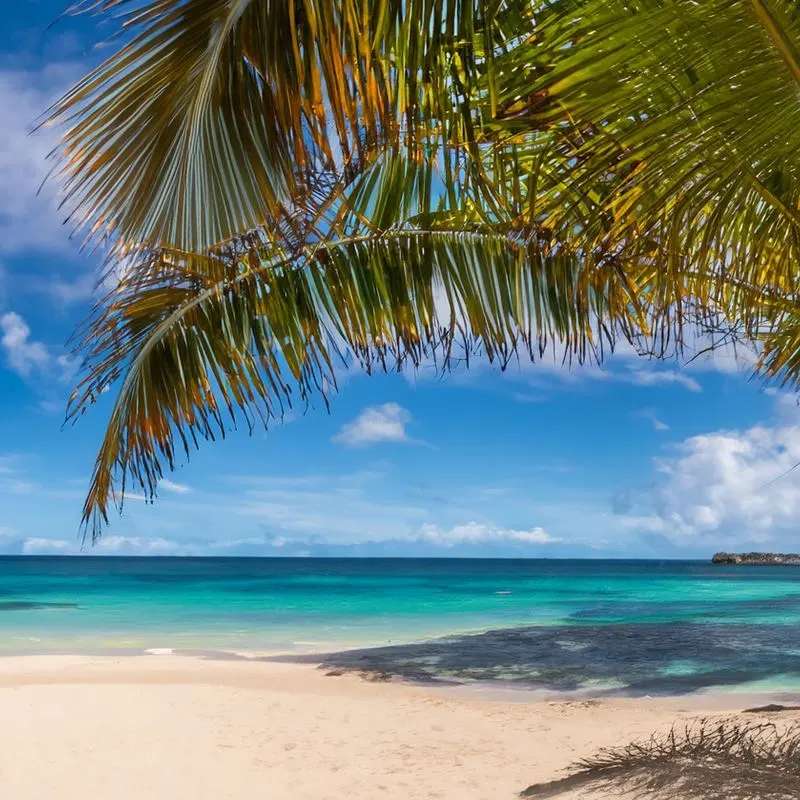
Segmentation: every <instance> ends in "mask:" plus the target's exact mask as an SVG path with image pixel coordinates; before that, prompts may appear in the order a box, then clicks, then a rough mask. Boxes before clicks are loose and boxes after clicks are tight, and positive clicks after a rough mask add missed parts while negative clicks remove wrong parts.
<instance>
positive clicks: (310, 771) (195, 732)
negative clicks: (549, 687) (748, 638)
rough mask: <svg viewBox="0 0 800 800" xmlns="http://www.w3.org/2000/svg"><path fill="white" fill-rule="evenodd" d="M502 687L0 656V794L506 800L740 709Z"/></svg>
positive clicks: (127, 799) (179, 663)
mask: <svg viewBox="0 0 800 800" xmlns="http://www.w3.org/2000/svg"><path fill="white" fill-rule="evenodd" d="M509 697H511V698H512V699H509ZM509 697H502V698H500V697H486V696H482V695H479V694H477V693H474V692H467V691H450V690H435V689H428V688H421V687H415V686H407V685H399V684H393V683H391V684H387V683H369V682H366V681H364V680H362V679H360V678H358V677H356V676H352V675H345V676H341V677H328V676H325V675H324V674H322V673H321V672H320V671H319V670H316V669H314V668H313V667H308V666H297V665H286V664H273V663H263V662H241V661H231V662H228V661H208V660H201V659H194V658H188V657H181V656H171V655H168V656H143V657H125V658H98V657H61V656H46V657H44V656H42V657H38V656H37V657H18V658H5V659H2V660H0V719H2V724H0V800H45V799H46V800H52V798H59V800H72V799H73V798H75V799H76V800H77V798H80V800H133V798H136V800H140V799H142V800H145V799H146V800H162V799H163V800H167V798H169V800H176V799H177V800H182V798H186V800H212V799H213V800H221V799H222V798H236V800H251V799H252V800H256V798H257V799H258V800H290V799H291V800H323V798H324V799H325V800H328V799H329V798H330V800H333V799H334V798H342V799H343V800H344V798H347V800H376V799H379V798H391V799H392V800H394V799H395V798H396V800H414V799H415V798H441V799H442V800H456V799H457V800H484V799H485V800H505V799H506V798H508V800H511V798H514V797H515V796H516V794H517V793H518V792H520V791H521V790H522V789H524V788H525V787H526V786H528V785H529V784H531V783H533V782H537V781H542V780H549V779H552V778H556V777H559V775H560V773H561V771H562V770H563V769H564V768H565V767H566V766H567V765H568V764H569V763H570V762H572V761H573V760H574V759H575V758H577V757H580V756H582V755H588V754H590V753H592V752H593V751H595V750H596V749H597V748H599V747H603V746H609V745H616V744H621V743H624V742H627V741H628V740H630V739H631V738H633V737H640V736H645V735H649V734H650V733H651V732H653V731H654V730H656V729H658V728H663V727H665V726H667V727H668V726H669V725H671V724H672V723H673V722H674V721H675V720H676V719H681V718H686V717H691V716H697V715H702V714H707V713H720V712H722V711H724V710H725V709H726V707H727V708H742V707H743V699H742V698H737V697H731V696H727V697H723V698H709V697H704V698H703V697H701V698H691V699H687V698H671V699H636V700H632V699H612V700H603V701H601V702H592V703H586V702H582V701H563V700H559V701H543V700H541V699H540V698H535V697H534V696H533V695H527V694H524V693H514V694H513V695H510V696H509Z"/></svg>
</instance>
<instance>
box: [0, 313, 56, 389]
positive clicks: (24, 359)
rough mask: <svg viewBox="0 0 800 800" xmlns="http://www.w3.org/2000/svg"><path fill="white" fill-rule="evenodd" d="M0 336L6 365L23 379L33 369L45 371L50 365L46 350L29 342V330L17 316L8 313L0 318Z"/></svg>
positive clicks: (38, 344)
mask: <svg viewBox="0 0 800 800" xmlns="http://www.w3.org/2000/svg"><path fill="white" fill-rule="evenodd" d="M0 334H2V335H0V347H2V350H3V352H4V354H5V357H6V361H7V362H8V365H9V366H10V367H11V369H13V370H14V371H15V372H17V373H18V374H20V375H21V376H22V377H23V378H25V377H28V376H29V375H30V374H31V372H32V371H33V370H34V369H38V370H45V369H47V368H48V366H49V365H50V360H51V357H50V353H49V352H48V351H47V348H46V347H45V346H44V345H43V344H42V343H41V342H37V341H33V340H31V338H30V335H31V329H30V328H29V327H28V325H27V323H26V322H25V320H24V319H23V318H22V317H21V316H20V315H19V314H16V313H14V312H13V311H9V312H8V313H6V314H3V316H1V317H0Z"/></svg>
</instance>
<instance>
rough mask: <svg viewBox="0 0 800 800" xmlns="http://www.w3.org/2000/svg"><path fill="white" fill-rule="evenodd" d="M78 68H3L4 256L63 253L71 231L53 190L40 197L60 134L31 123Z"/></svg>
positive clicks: (0, 177) (0, 199)
mask: <svg viewBox="0 0 800 800" xmlns="http://www.w3.org/2000/svg"><path fill="white" fill-rule="evenodd" d="M78 73H79V67H78V66H77V65H74V64H64V63H55V64H50V65H48V66H46V67H45V68H44V69H42V70H39V71H24V70H9V69H5V70H0V108H5V109H13V113H6V114H4V115H3V119H2V121H0V141H2V142H3V146H2V147H0V252H4V253H19V252H23V251H27V250H29V249H34V250H38V251H50V252H52V251H58V250H64V249H65V247H66V246H67V242H68V235H69V231H70V229H69V228H65V227H64V225H63V224H62V223H63V219H64V217H65V216H66V213H65V212H64V211H63V210H62V211H59V210H58V208H57V198H56V196H55V192H54V187H53V186H52V185H51V186H46V187H45V190H44V191H43V192H42V193H41V194H40V195H37V191H38V189H39V187H40V186H41V184H42V181H43V180H44V179H45V177H46V176H47V173H48V171H49V169H50V166H51V164H50V163H48V159H47V157H48V154H49V153H50V151H51V150H52V149H53V147H54V146H55V144H56V142H57V138H58V132H57V131H55V130H52V129H48V128H43V129H41V130H39V131H37V132H35V133H33V134H32V133H31V125H32V123H34V122H35V121H36V120H38V119H40V118H41V115H42V114H43V112H45V111H46V109H47V108H48V106H49V105H50V104H51V103H52V102H53V101H54V100H55V99H56V98H57V97H58V96H59V95H60V94H61V92H63V91H64V90H65V89H66V88H67V87H68V86H69V84H70V83H71V82H72V81H73V80H74V79H75V77H77V75H78Z"/></svg>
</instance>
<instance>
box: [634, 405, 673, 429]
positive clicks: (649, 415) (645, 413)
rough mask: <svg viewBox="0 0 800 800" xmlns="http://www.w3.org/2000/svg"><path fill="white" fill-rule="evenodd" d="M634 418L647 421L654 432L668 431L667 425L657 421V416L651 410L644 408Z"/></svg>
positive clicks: (659, 420)
mask: <svg viewBox="0 0 800 800" xmlns="http://www.w3.org/2000/svg"><path fill="white" fill-rule="evenodd" d="M636 416H638V417H641V418H642V419H645V420H647V421H648V422H649V423H650V424H651V425H652V426H653V430H654V431H668V430H669V425H667V423H666V422H663V421H662V420H661V419H659V417H658V415H657V414H656V412H655V411H653V409H651V408H645V409H642V410H641V411H639V412H637V413H636Z"/></svg>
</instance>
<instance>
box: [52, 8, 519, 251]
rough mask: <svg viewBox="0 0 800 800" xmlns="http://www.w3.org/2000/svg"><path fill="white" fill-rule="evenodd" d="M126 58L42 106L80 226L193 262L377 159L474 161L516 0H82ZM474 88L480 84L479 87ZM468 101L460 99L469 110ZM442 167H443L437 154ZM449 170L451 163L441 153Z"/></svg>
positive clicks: (509, 39) (513, 26) (514, 22)
mask: <svg viewBox="0 0 800 800" xmlns="http://www.w3.org/2000/svg"><path fill="white" fill-rule="evenodd" d="M73 11H75V12H81V11H84V12H85V11H101V12H104V13H109V12H116V11H120V12H122V26H123V32H124V33H125V34H126V36H127V43H126V44H125V45H124V47H122V48H121V49H120V50H119V52H117V53H116V54H115V55H113V56H112V57H111V58H109V59H108V60H107V61H105V62H104V63H103V64H102V65H100V66H99V67H98V68H97V69H95V70H93V71H92V72H91V73H90V74H89V75H87V76H86V77H85V78H84V79H83V80H82V81H81V82H80V83H78V84H77V85H76V86H75V87H74V88H73V89H72V90H71V91H70V92H68V93H67V94H66V95H65V96H64V97H63V98H62V99H61V100H60V101H59V102H58V103H57V104H56V105H55V106H54V108H53V109H52V113H51V118H50V119H51V121H53V122H61V123H67V124H68V126H69V127H68V130H67V132H66V134H65V137H64V140H63V144H62V147H61V149H60V160H61V164H62V178H63V181H64V182H65V185H66V200H65V202H66V203H67V204H68V205H70V206H71V207H72V208H73V209H74V212H75V214H76V219H77V222H78V224H79V225H82V226H88V227H89V228H90V230H91V232H92V233H93V234H95V235H100V234H102V235H107V236H109V237H110V238H111V240H112V241H114V242H115V243H117V244H118V245H121V247H122V248H123V249H130V248H136V247H159V246H162V245H166V246H171V247H175V248H178V249H181V250H190V251H193V252H205V251H207V250H208V249H209V248H213V247H215V246H218V245H220V244H221V243H223V242H226V241H228V240H229V239H231V238H235V237H237V236H239V235H241V234H242V233H244V232H245V231H247V230H250V229H253V228H256V227H259V226H262V225H270V224H271V221H272V220H274V219H275V218H276V217H278V216H280V215H281V214H282V213H284V210H285V209H286V208H289V209H292V208H293V207H294V205H295V204H296V203H298V202H299V203H300V204H301V205H302V204H303V203H305V201H306V199H307V197H308V194H309V192H311V191H313V190H314V188H315V187H316V186H317V183H318V181H319V176H320V174H321V173H330V172H333V173H334V174H335V175H337V176H345V177H347V178H348V179H349V177H350V176H351V175H352V174H353V173H354V172H357V171H358V169H359V168H360V166H359V165H360V162H361V161H362V160H364V159H367V160H368V159H369V158H370V154H371V153H373V152H374V150H375V149H376V148H377V149H379V150H380V149H384V148H385V147H386V146H398V145H401V144H402V145H403V146H405V147H406V148H408V149H410V150H412V151H413V150H418V149H420V152H422V150H425V151H426V152H428V153H429V156H428V157H430V149H431V147H433V148H436V147H439V146H441V145H443V144H447V145H448V148H449V150H448V152H449V153H450V154H451V156H452V154H454V153H457V152H458V151H459V150H461V149H464V148H469V147H474V146H475V142H476V141H477V138H478V134H479V131H480V129H481V120H482V114H483V113H484V112H483V111H482V107H483V106H486V108H488V109H489V110H491V108H492V107H493V106H494V105H495V104H496V89H495V84H496V78H495V76H494V68H493V63H494V54H495V53H501V52H503V51H504V50H505V49H506V48H507V47H509V46H511V45H512V44H513V43H514V42H515V41H517V39H518V37H519V36H520V35H524V31H526V30H528V31H530V30H532V24H533V22H532V17H531V14H530V11H529V9H528V7H527V5H526V4H525V3H523V2H521V0H491V2H490V0H446V1H445V2H441V0H335V2H334V1H333V0H305V1H304V2H299V0H298V1H297V2H275V0H236V2H231V0H192V2H190V3H189V2H186V1H185V0H149V2H144V3H136V2H133V0H86V1H85V2H82V3H79V4H78V5H77V6H76V7H75V8H74V9H73ZM479 84H480V87H479ZM474 101H477V102H474ZM451 156H448V159H449V158H450V157H451ZM452 157H457V156H452Z"/></svg>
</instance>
